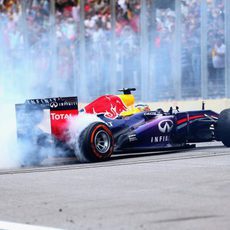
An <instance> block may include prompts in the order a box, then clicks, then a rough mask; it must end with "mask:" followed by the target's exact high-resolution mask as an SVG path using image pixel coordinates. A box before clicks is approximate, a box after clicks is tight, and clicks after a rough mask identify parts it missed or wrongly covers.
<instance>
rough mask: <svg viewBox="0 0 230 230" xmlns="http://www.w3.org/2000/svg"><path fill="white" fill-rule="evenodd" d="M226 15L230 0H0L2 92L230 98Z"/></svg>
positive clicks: (9, 95)
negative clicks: (125, 91)
mask: <svg viewBox="0 0 230 230" xmlns="http://www.w3.org/2000/svg"><path fill="white" fill-rule="evenodd" d="M229 16H230V1H229V0H0V98H1V100H8V99H23V98H37V97H38V98H39V97H41V98H44V97H50V96H72V95H77V96H78V97H79V101H81V102H89V101H91V100H92V99H94V98H96V97H98V96H100V95H102V94H114V93H116V92H117V89H119V88H122V87H135V88H137V91H136V93H135V95H136V98H137V100H138V101H151V102H152V101H153V102H154V101H165V100H187V99H188V100H191V99H198V98H203V99H208V98H212V99H213V98H214V99H215V98H230V39H229V36H230V25H229V24H230V18H229Z"/></svg>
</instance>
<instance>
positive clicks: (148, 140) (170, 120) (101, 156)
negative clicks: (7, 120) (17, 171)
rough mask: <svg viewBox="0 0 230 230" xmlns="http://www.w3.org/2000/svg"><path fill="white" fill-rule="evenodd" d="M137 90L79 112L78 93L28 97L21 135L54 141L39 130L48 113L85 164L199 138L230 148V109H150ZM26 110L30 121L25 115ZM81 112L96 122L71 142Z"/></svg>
mask: <svg viewBox="0 0 230 230" xmlns="http://www.w3.org/2000/svg"><path fill="white" fill-rule="evenodd" d="M134 90H135V89H134V88H124V89H122V90H120V91H122V92H123V94H120V95H104V96H101V97H99V98H97V99H96V100H94V101H93V102H91V103H89V104H88V105H86V106H85V107H84V108H83V109H81V110H80V111H79V110H78V101H77V97H65V98H47V99H30V100H27V101H26V102H25V103H24V104H18V105H16V114H17V123H18V137H19V139H21V140H24V141H25V140H26V141H27V142H28V140H29V142H31V140H33V141H34V140H35V142H36V144H37V146H38V147H39V148H40V147H41V146H43V145H47V143H50V142H49V141H47V139H48V140H50V136H48V135H47V133H44V132H42V130H41V128H38V124H39V123H41V120H42V119H44V111H47V112H48V117H49V119H50V123H49V125H50V134H51V137H52V140H54V141H53V142H54V143H55V146H59V147H60V146H62V147H64V148H65V149H68V150H69V151H70V152H72V153H73V154H74V155H75V156H76V157H77V158H78V160H79V161H81V162H97V161H104V160H108V159H109V158H110V157H111V155H112V154H114V153H117V152H119V153H122V152H137V151H153V150H156V149H171V148H173V149H175V148H187V147H194V145H190V144H191V143H195V142H210V141H222V142H223V143H224V145H225V146H227V147H230V138H229V136H230V135H229V134H230V109H226V110H224V111H222V112H221V113H220V114H218V113H216V112H214V111H211V110H205V109H204V105H203V109H202V110H197V111H185V112H179V108H178V107H176V108H175V109H173V108H172V107H171V108H170V109H169V110H168V111H167V112H165V111H163V110H162V109H157V110H156V111H151V110H150V108H149V107H148V106H147V105H143V104H141V105H140V104H139V105H135V99H134V96H133V94H132V91H134ZM25 114H26V117H27V120H30V121H29V122H25V119H21V118H22V117H25ZM35 114H37V115H36V116H35ZM81 114H94V116H96V117H97V121H95V122H92V123H90V124H88V125H87V127H85V128H84V129H83V130H81V132H80V134H79V136H78V138H77V143H76V142H73V141H70V139H71V137H70V133H69V130H70V129H71V127H70V125H71V122H69V120H70V119H72V120H75V119H76V120H77V119H83V118H84V116H83V117H82V116H80V115H81ZM28 124H29V125H28ZM27 127H29V129H28V128H27ZM28 134H29V135H28ZM35 134H36V136H37V137H36V138H34V137H32V136H34V135H35ZM73 143H74V144H73Z"/></svg>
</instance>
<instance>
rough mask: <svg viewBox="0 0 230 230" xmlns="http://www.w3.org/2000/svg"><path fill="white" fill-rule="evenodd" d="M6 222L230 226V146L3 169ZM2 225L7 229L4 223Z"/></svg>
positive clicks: (1, 216)
mask: <svg viewBox="0 0 230 230" xmlns="http://www.w3.org/2000/svg"><path fill="white" fill-rule="evenodd" d="M0 189H1V195H0V221H10V222H17V223H23V224H32V225H41V226H48V227H55V228H61V229H70V230H71V229H156V230H158V229H167V230H168V229H183V230H184V229H186V230H187V229H191V230H194V229H202V230H204V229H211V230H212V229H213V230H214V229H215V230H216V229H218V230H222V229H226V230H227V229H230V149H228V148H225V147H224V146H223V145H222V144H221V143H218V142H217V143H206V144H198V146H197V148H196V149H188V150H185V151H184V150H183V151H179V152H177V151H168V152H164V153H162V152H161V153H160V152H154V153H142V154H126V155H124V156H123V155H116V156H114V157H113V158H112V159H111V161H108V162H103V163H95V164H77V163H76V162H75V160H74V159H48V160H47V161H46V162H44V164H43V166H41V167H36V168H21V169H8V170H0ZM0 229H1V228H0Z"/></svg>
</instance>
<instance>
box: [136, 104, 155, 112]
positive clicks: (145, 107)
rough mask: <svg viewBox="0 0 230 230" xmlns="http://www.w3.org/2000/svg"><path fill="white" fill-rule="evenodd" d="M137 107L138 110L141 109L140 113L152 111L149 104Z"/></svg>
mask: <svg viewBox="0 0 230 230" xmlns="http://www.w3.org/2000/svg"><path fill="white" fill-rule="evenodd" d="M135 107H136V108H137V109H139V110H140V112H147V111H151V109H150V107H149V105H147V104H137V105H136V106H135Z"/></svg>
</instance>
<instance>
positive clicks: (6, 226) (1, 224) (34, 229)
mask: <svg viewBox="0 0 230 230" xmlns="http://www.w3.org/2000/svg"><path fill="white" fill-rule="evenodd" d="M0 230H61V229H58V228H50V227H42V226H35V225H29V224H18V223H12V222H6V221H0ZM62 230H63V229H62Z"/></svg>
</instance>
